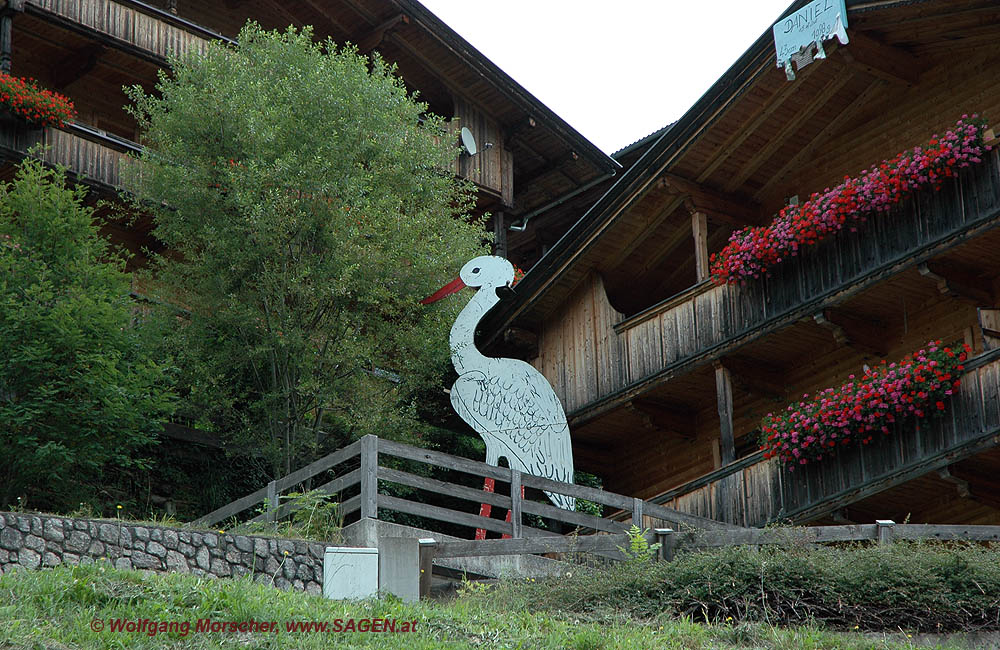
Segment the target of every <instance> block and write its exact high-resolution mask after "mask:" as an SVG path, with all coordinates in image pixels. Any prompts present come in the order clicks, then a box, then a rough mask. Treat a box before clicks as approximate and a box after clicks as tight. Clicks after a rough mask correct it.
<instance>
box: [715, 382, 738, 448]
mask: <svg viewBox="0 0 1000 650" xmlns="http://www.w3.org/2000/svg"><path fill="white" fill-rule="evenodd" d="M715 392H716V398H717V401H718V407H719V449H720V451H721V455H722V458H721V461H722V464H723V465H728V464H729V463H731V462H733V461H734V460H736V444H735V441H734V437H733V384H732V378H731V377H730V376H729V370H728V369H727V368H726V367H725V366H724V365H722V364H721V363H716V364H715Z"/></svg>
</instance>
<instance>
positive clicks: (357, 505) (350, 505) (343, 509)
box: [337, 494, 361, 517]
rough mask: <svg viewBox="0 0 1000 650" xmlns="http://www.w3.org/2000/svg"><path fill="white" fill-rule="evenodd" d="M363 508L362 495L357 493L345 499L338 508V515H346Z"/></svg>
mask: <svg viewBox="0 0 1000 650" xmlns="http://www.w3.org/2000/svg"><path fill="white" fill-rule="evenodd" d="M360 509H361V495H360V494H355V495H354V496H353V497H351V498H350V499H347V500H345V501H344V502H343V503H341V504H340V507H339V508H337V515H338V516H340V517H346V516H347V515H349V514H351V513H353V512H355V511H356V510H360Z"/></svg>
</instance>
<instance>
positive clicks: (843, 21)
mask: <svg viewBox="0 0 1000 650" xmlns="http://www.w3.org/2000/svg"><path fill="white" fill-rule="evenodd" d="M772 31H773V32H774V51H775V54H776V56H777V65H778V67H779V68H784V69H785V74H786V75H787V77H788V79H789V81H791V80H793V79H795V71H794V70H793V68H792V61H793V60H794V61H795V63H796V65H797V66H798V67H799V68H802V67H804V66H806V65H808V64H809V63H811V62H812V61H813V59H824V58H826V52H824V51H823V41H826V40H829V39H831V38H833V37H835V36H836V37H837V40H839V41H840V44H841V45H846V44H847V42H848V38H847V8H846V7H845V6H844V0H813V2H810V3H809V4H807V5H806V6H804V7H802V8H801V9H799V10H798V11H796V12H795V13H792V14H790V15H789V16H788V17H786V18H783V19H781V20H779V21H778V22H776V23H775V24H774V27H773V28H772Z"/></svg>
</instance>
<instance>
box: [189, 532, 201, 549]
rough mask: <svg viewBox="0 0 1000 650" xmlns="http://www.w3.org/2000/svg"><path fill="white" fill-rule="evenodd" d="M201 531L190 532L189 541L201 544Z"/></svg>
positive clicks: (196, 544) (197, 544)
mask: <svg viewBox="0 0 1000 650" xmlns="http://www.w3.org/2000/svg"><path fill="white" fill-rule="evenodd" d="M201 541H202V539H201V533H191V543H192V544H194V545H195V546H201Z"/></svg>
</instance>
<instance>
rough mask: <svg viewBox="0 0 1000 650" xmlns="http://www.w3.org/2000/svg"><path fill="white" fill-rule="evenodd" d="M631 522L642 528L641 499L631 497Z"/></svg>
mask: <svg viewBox="0 0 1000 650" xmlns="http://www.w3.org/2000/svg"><path fill="white" fill-rule="evenodd" d="M632 523H633V524H634V525H636V526H638V527H639V528H642V499H640V498H639V497H632Z"/></svg>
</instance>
